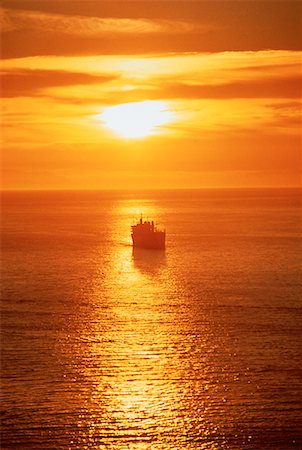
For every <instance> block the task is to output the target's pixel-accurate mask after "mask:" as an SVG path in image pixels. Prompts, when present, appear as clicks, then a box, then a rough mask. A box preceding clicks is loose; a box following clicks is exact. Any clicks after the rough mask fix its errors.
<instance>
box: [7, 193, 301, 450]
mask: <svg viewBox="0 0 302 450" xmlns="http://www.w3.org/2000/svg"><path fill="white" fill-rule="evenodd" d="M301 199H302V195H301V190H300V191H299V190H294V189H284V190H196V191H162V192H159V191H158V192H156V191H154V192H6V193H4V194H2V212H3V220H2V226H3V239H2V250H3V267H2V272H3V274H2V297H3V298H2V319H1V321H2V326H1V331H2V353H1V356H2V391H1V395H2V429H1V432H2V447H1V448H2V449H22V450H23V449H25V450H27V449H42V450H44V449H45V450H46V449H54V450H59V449H117V450H124V449H135V450H146V449H155V450H159V449H163V450H172V449H173V450H174V449H179V450H185V449H211V450H214V449H217V450H219V449H230V450H232V449H235V450H242V449H257V450H264V449H272V450H277V449H281V450H286V449H291V448H295V449H301V448H302V439H301V424H302V414H301V398H302V392H301V391H302V379H301V359H300V356H301V350H300V345H301V293H302V284H301V282H302V277H301V271H302V267H301V255H302V244H301V242H302V227H301V224H302V217H301V214H302V209H301ZM141 213H142V214H143V216H144V217H146V218H150V219H155V220H157V221H158V222H159V224H160V225H162V226H163V227H165V228H166V230H167V249H166V251H165V252H160V251H150V250H149V251H136V252H134V253H133V251H132V247H131V238H130V227H131V224H132V223H133V220H134V219H137V218H139V216H140V214H141Z"/></svg>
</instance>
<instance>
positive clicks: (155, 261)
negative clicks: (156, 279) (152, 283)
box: [132, 247, 167, 275]
mask: <svg viewBox="0 0 302 450" xmlns="http://www.w3.org/2000/svg"><path fill="white" fill-rule="evenodd" d="M132 261H133V264H134V267H135V268H136V269H139V271H140V272H141V273H142V274H147V275H157V274H158V273H159V272H160V271H161V270H163V269H164V268H165V266H166V264H167V260H166V253H165V251H164V250H156V251H154V250H146V249H143V248H135V247H134V248H133V250H132Z"/></svg>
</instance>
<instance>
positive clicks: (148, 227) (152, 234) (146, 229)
mask: <svg viewBox="0 0 302 450" xmlns="http://www.w3.org/2000/svg"><path fill="white" fill-rule="evenodd" d="M131 230H132V232H131V238H132V244H133V248H145V249H153V250H164V249H165V246H166V231H165V230H159V229H158V228H157V226H156V225H155V224H154V222H153V220H152V222H149V221H146V220H145V221H143V218H142V217H141V218H140V220H139V222H138V223H137V224H136V225H132V227H131Z"/></svg>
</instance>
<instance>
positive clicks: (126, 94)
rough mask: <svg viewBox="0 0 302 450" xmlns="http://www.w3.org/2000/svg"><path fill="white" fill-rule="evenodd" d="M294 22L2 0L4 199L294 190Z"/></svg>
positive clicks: (297, 161)
mask: <svg viewBox="0 0 302 450" xmlns="http://www.w3.org/2000/svg"><path fill="white" fill-rule="evenodd" d="M301 10H302V3H301V2H300V1H291V0H284V1H282V0H280V1H271V0H266V1H264V0H262V1H261V0H258V1H255V0H254V1H244V0H237V1H228V0H222V1H220V0H211V1H203V0H201V1H193V0H184V1H169V0H162V1H152V0H148V1H146V0H139V1H127V0H124V1H119V2H118V1H114V0H110V1H109V0H108V1H100V0H82V1H76V0H75V1H70V0H49V1H48V0H44V1H41V0H33V1H27V0H16V1H14V0H9V1H5V0H4V1H2V15H1V28H2V33H3V34H2V57H3V62H2V67H3V71H2V96H3V113H2V118H3V120H2V122H3V127H2V128H3V133H2V139H3V156H2V172H3V177H2V178H3V183H2V184H3V187H4V188H22V189H31V188H34V189H39V188H41V189H49V188H64V189H74V188H75V189H83V188H87V189H90V188H92V189H95V188H133V187H135V188H137V187H143V188H145V187H152V188H157V187H158V188H161V187H171V188H174V187H209V186H215V187H217V186H228V187H231V186H298V185H300V186H301V184H302V181H301V44H302V39H301V30H302V25H301ZM119 105H122V106H119Z"/></svg>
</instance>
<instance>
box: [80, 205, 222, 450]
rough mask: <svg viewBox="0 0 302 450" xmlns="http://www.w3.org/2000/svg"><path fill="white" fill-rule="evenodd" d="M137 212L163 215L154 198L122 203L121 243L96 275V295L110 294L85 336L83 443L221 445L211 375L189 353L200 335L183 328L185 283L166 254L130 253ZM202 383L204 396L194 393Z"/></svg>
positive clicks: (118, 230)
mask: <svg viewBox="0 0 302 450" xmlns="http://www.w3.org/2000/svg"><path fill="white" fill-rule="evenodd" d="M138 211H140V212H142V213H143V216H144V217H147V216H149V217H151V216H155V217H157V218H160V217H161V211H160V210H159V209H158V208H157V206H156V205H155V204H143V205H136V204H133V205H131V204H130V205H129V202H128V203H127V204H126V205H123V203H121V204H120V205H119V207H118V208H116V211H115V217H116V223H115V224H114V226H113V230H114V232H113V236H112V239H113V240H114V241H118V240H120V245H119V246H118V247H117V248H115V250H114V254H110V255H108V258H106V260H108V261H110V264H109V265H108V266H107V267H106V268H104V267H102V268H100V271H99V273H98V275H97V276H96V278H95V280H94V286H93V290H94V295H95V294H96V293H97V291H98V290H99V291H102V292H104V290H105V292H106V294H105V296H103V297H102V298H99V305H100V307H99V308H97V309H96V310H95V313H94V317H92V318H91V324H92V327H91V329H90V330H89V334H88V335H87V334H86V335H85V336H84V337H83V339H86V340H89V341H90V344H89V347H88V350H87V354H86V355H85V359H86V368H85V370H84V376H85V378H86V379H88V380H90V387H89V389H90V392H89V397H90V401H89V405H87V406H88V408H89V410H90V417H91V419H90V423H89V424H87V423H86V424H85V423H82V422H81V420H80V421H79V426H80V427H81V426H83V427H84V428H83V429H87V426H88V428H89V432H88V433H87V431H85V432H84V435H85V439H84V436H83V439H84V441H85V442H84V444H86V445H87V448H91V446H93V445H95V444H96V442H100V441H102V440H105V441H106V448H107V447H108V445H109V443H111V445H110V448H112V449H126V448H135V449H138V450H143V449H147V448H154V449H157V448H158V449H159V448H166V449H172V448H176V447H175V446H174V445H175V442H178V443H179V445H183V448H189V447H187V446H186V444H187V445H188V443H189V442H190V441H192V442H193V441H194V442H195V443H194V446H195V447H194V448H196V445H197V444H196V443H197V442H198V441H199V444H198V448H200V449H203V448H213V449H214V448H218V447H216V446H215V445H214V446H209V442H207V436H208V434H209V433H212V434H213V433H215V424H213V423H211V419H210V418H207V408H208V407H209V406H210V403H211V401H210V397H209V393H208V389H209V385H208V379H207V374H206V373H204V374H199V375H198V377H199V381H198V379H197V380H196V372H197V370H199V367H196V370H195V368H194V362H193V363H192V362H191V356H190V354H191V352H192V349H193V347H194V346H195V342H194V339H195V337H194V333H187V331H188V330H186V327H190V324H189V321H190V317H189V314H190V313H189V311H188V308H187V306H186V304H185V303H184V298H183V294H184V292H183V287H182V286H181V282H180V280H178V279H176V278H175V277H173V275H172V274H171V273H170V271H169V264H168V259H169V254H168V252H167V253H165V252H152V251H151V252H150V251H149V252H148V251H144V250H137V251H135V252H133V251H132V247H131V245H130V242H124V241H123V239H124V237H125V229H126V227H127V229H128V227H129V217H133V216H136V217H137V216H138V214H137V213H138ZM126 236H127V235H126ZM102 256H103V257H104V255H102ZM102 295H103V294H102ZM180 316H182V317H183V319H182V321H181V322H180ZM203 331H204V333H205V332H206V330H203ZM199 345H200V342H199ZM202 345H206V343H205V342H204V343H203V344H202ZM96 361H97V364H96ZM91 363H92V366H91V365H90V364H91ZM191 364H192V367H191ZM190 376H191V377H192V381H190V380H188V378H190ZM194 377H195V381H194ZM188 381H189V382H188ZM200 383H201V385H202V394H203V399H201V398H200V399H196V398H195V397H194V396H195V393H194V390H195V389H196V390H197V385H199V384H200ZM84 417H85V420H86V421H87V414H85V415H84V416H83V420H84ZM202 441H203V442H202ZM150 445H152V447H150ZM83 448H85V447H83ZM100 448H102V447H100Z"/></svg>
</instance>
